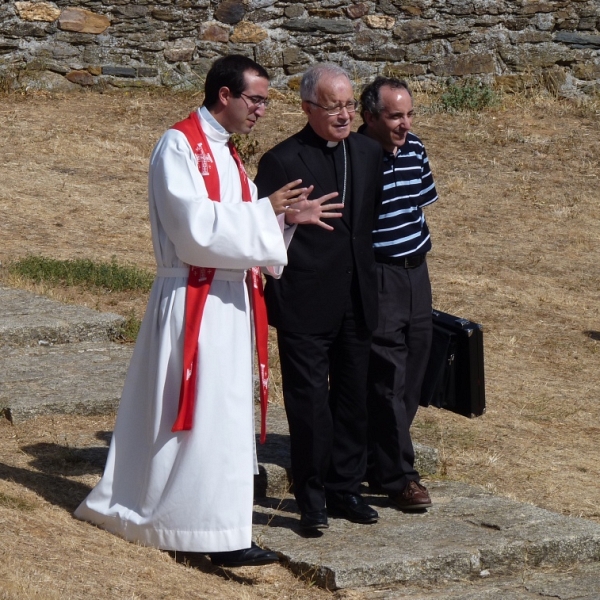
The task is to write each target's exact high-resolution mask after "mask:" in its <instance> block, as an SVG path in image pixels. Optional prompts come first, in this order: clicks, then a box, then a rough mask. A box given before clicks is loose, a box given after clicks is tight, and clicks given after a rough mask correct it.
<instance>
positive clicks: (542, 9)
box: [520, 0, 556, 15]
mask: <svg viewBox="0 0 600 600" xmlns="http://www.w3.org/2000/svg"><path fill="white" fill-rule="evenodd" d="M554 10H556V7H555V6H554V4H552V3H550V2H543V1H540V0H521V9H520V12H521V14H524V15H534V14H536V13H551V12H553V11H554Z"/></svg>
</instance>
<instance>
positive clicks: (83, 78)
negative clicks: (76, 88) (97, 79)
mask: <svg viewBox="0 0 600 600" xmlns="http://www.w3.org/2000/svg"><path fill="white" fill-rule="evenodd" d="M65 77H66V78H67V79H68V80H69V81H70V82H71V83H76V84H77V85H83V86H89V85H94V78H93V77H92V75H91V73H89V72H88V71H83V70H78V71H70V72H69V73H67V74H66V75H65Z"/></svg>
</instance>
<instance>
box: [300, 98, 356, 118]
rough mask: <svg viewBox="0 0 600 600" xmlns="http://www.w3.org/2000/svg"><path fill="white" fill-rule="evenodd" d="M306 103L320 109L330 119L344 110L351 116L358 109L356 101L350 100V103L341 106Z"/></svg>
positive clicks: (309, 101)
mask: <svg viewBox="0 0 600 600" xmlns="http://www.w3.org/2000/svg"><path fill="white" fill-rule="evenodd" d="M307 102H308V103H309V104H312V105H313V106H318V107H319V108H322V109H323V110H324V111H325V112H326V113H327V114H328V115H329V116H330V117H335V116H336V115H339V114H340V113H341V112H342V111H343V110H344V109H346V110H347V111H348V113H350V114H352V113H353V112H356V109H357V108H358V100H350V102H346V104H342V105H341V106H340V105H338V106H321V105H320V104H317V103H316V102H312V101H311V100H307Z"/></svg>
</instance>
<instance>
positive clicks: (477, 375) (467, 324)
mask: <svg viewBox="0 0 600 600" xmlns="http://www.w3.org/2000/svg"><path fill="white" fill-rule="evenodd" d="M432 318H433V340H432V344H431V354H430V356H429V363H428V364H427V370H426V372H425V378H424V379H423V387H422V389H421V401H420V404H421V406H437V407H438V408H445V409H446V410H450V411H452V412H455V413H458V414H459V415H464V416H465V417H479V416H481V415H482V414H483V413H484V412H485V381H484V376H483V328H482V326H481V325H479V324H478V323H473V322H472V321H469V320H467V319H461V318H459V317H455V316H454V315H450V314H448V313H443V312H441V311H439V310H434V311H433V313H432Z"/></svg>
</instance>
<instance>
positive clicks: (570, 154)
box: [0, 93, 600, 600]
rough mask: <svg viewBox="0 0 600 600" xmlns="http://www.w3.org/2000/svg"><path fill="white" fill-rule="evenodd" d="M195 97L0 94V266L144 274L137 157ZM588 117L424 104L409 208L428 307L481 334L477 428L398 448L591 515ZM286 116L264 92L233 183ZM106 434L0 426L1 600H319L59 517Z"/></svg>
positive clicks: (598, 218) (598, 136)
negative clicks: (245, 159) (424, 257)
mask: <svg viewBox="0 0 600 600" xmlns="http://www.w3.org/2000/svg"><path fill="white" fill-rule="evenodd" d="M418 100H419V101H420V102H421V103H427V101H428V98H426V97H425V96H423V95H421V96H419V97H418ZM198 101H199V98H197V97H189V96H188V97H186V96H169V95H163V96H160V95H150V94H144V93H138V94H133V95H127V94H119V95H110V94H105V95H94V94H89V93H81V94H73V95H70V96H64V97H62V96H50V95H34V96H27V97H15V96H8V97H3V98H0V129H1V130H2V138H1V139H0V180H1V181H2V186H0V234H1V237H2V244H1V245H0V260H2V262H6V261H8V260H10V259H13V258H18V257H22V256H25V255H26V254H28V253H31V254H41V255H44V256H48V257H52V258H65V259H66V258H91V259H96V260H110V259H111V257H112V256H115V257H116V259H117V260H118V261H119V262H120V263H125V264H136V265H138V266H141V267H144V268H148V269H152V268H153V265H154V260H153V256H152V246H151V241H150V232H149V223H148V216H147V206H146V172H147V171H146V169H147V159H148V156H149V153H150V150H151V148H152V146H153V144H154V143H155V142H156V140H157V139H158V137H159V136H160V135H161V134H162V133H163V131H164V130H165V129H166V128H167V127H168V126H169V125H171V124H172V123H174V122H175V121H177V120H179V119H180V118H182V117H183V116H185V115H186V114H187V113H188V112H189V111H190V110H191V108H193V107H194V106H195V105H196V104H197V103H198ZM599 116H600V105H599V104H598V103H596V104H593V103H588V104H586V105H584V104H581V105H577V104H574V103H570V102H564V101H558V100H555V99H552V98H544V97H542V96H537V97H532V98H525V97H506V98H504V100H503V103H502V105H501V106H500V107H498V108H495V109H490V110H486V111H484V112H482V113H480V114H477V115H473V114H455V115H449V114H445V113H436V112H426V111H423V112H421V114H420V115H419V116H418V118H417V119H416V120H415V127H414V129H415V132H416V133H417V134H418V135H420V136H421V137H422V138H423V140H424V141H425V144H426V146H427V150H428V153H429V156H430V159H431V162H432V168H433V171H434V176H435V178H436V181H437V184H438V191H439V193H440V200H439V202H438V203H437V204H436V205H433V206H432V207H429V208H428V209H427V219H428V222H429V224H430V229H431V231H432V237H433V245H434V249H433V252H432V253H431V256H430V260H429V266H430V271H431V275H432V280H433V287H434V297H435V306H436V307H437V308H439V309H441V310H446V311H448V312H452V313H454V314H458V315H460V316H463V317H467V318H470V319H472V320H475V321H478V322H481V323H483V324H484V328H485V329H484V331H485V333H484V336H485V352H486V380H487V404H488V410H487V413H486V414H485V415H484V416H483V417H481V418H479V419H475V420H468V419H465V418H463V417H459V416H456V415H453V414H451V413H448V412H446V411H438V410H436V409H425V410H421V411H420V412H419V414H418V416H417V420H416V423H415V438H416V439H417V441H420V442H422V443H426V444H430V445H433V446H436V447H438V448H439V449H440V452H441V455H442V459H443V472H442V476H445V477H449V478H451V479H454V480H462V481H465V482H468V483H471V484H479V485H482V486H485V487H486V488H488V489H491V490H493V491H495V492H497V493H498V494H502V495H507V496H510V497H512V498H516V499H518V500H521V501H526V502H532V503H534V504H536V505H538V506H542V507H545V508H549V509H552V510H555V511H558V512H560V513H563V514H568V515H581V516H584V517H587V518H591V519H594V520H596V521H598V522H600V484H599V483H598V482H599V481H600V460H599V459H600V456H599V454H600V453H599V451H598V440H599V439H600V435H599V434H600V425H599V423H600V397H599V392H598V390H599V389H600V385H599V383H600V381H599V380H600V377H599V369H598V361H599V356H600V353H599V343H600V312H599V305H598V292H599V282H600V267H599V266H598V249H599V244H600V202H598V200H599V193H598V188H599V181H598V179H599V176H600V169H599V164H600V118H598V117H599ZM358 120H359V118H357V121H358ZM302 124H303V118H302V115H301V112H300V109H299V107H298V105H297V103H293V102H290V103H288V102H287V100H286V97H285V96H283V95H278V96H277V99H276V100H275V102H274V103H273V107H272V108H269V111H268V116H267V117H265V119H264V121H263V122H262V124H260V125H259V127H258V130H257V131H256V133H255V134H254V135H255V136H256V138H257V139H258V141H259V148H258V154H257V155H256V156H254V157H253V158H252V159H251V160H250V162H249V170H250V172H251V173H252V172H253V169H255V166H256V162H257V158H258V155H260V153H262V152H263V151H264V150H266V149H268V148H269V147H270V146H272V145H273V144H274V143H276V142H277V141H279V140H281V139H283V138H285V137H287V136H288V135H290V134H291V133H292V132H294V131H296V130H298V129H299V127H300V126H301V125H302ZM0 274H2V270H0ZM1 277H4V278H5V277H6V276H5V275H1ZM4 282H6V279H4ZM10 283H12V284H14V285H25V284H24V283H23V282H18V281H14V280H13V281H11V282H10ZM36 291H39V292H42V293H48V294H50V295H53V296H54V297H56V298H58V299H61V300H64V301H71V302H81V303H85V304H87V305H88V306H90V307H92V308H98V309H101V310H110V311H114V312H120V313H121V314H128V313H129V311H130V310H131V309H132V308H135V310H136V312H137V313H138V315H141V314H142V313H143V310H144V306H145V297H143V296H135V295H128V294H122V295H121V294H119V295H117V294H104V295H94V294H91V293H89V292H86V293H82V292H81V291H80V290H69V289H66V288H47V287H46V288H36ZM273 366H274V367H276V361H275V359H274V363H273ZM274 392H275V394H274V396H275V397H277V396H278V395H279V396H280V389H279V388H278V387H277V381H276V385H275V389H274ZM112 426H113V418H112V417H104V418H101V419H100V418H91V417H90V418H83V417H82V418H72V417H70V418H67V417H62V418H53V419H50V418H43V419H36V420H34V421H31V422H29V423H27V424H25V425H21V426H18V427H12V426H10V425H9V424H8V423H0V457H1V458H0V524H1V527H2V544H1V545H0V581H1V582H2V583H0V598H10V599H13V598H15V599H19V600H22V599H25V598H36V597H38V598H44V599H54V598H61V599H64V598H86V599H87V598H97V599H103V598H257V597H261V598H309V597H310V598H325V597H328V596H329V594H328V593H327V592H324V591H322V590H316V589H313V588H309V587H308V586H306V585H305V584H303V583H299V582H297V581H296V580H295V579H294V578H293V577H292V576H291V575H290V574H289V573H288V572H287V571H286V570H285V569H284V568H283V567H269V568H266V569H254V570H249V571H248V572H241V571H240V572H236V575H235V577H234V576H231V577H232V579H231V580H227V578H226V577H224V576H219V575H217V574H215V573H214V572H213V570H212V569H211V568H210V566H208V565H207V564H205V563H201V564H199V565H196V566H195V568H189V567H186V566H185V565H182V564H179V563H177V562H176V561H174V560H173V559H172V558H171V557H170V556H169V555H168V554H165V553H162V552H159V551H157V550H153V549H148V548H140V547H137V546H135V545H132V544H128V543H126V542H124V541H122V540H120V539H119V538H116V537H115V536H112V535H110V534H108V533H106V532H104V531H101V530H99V529H96V528H94V527H92V526H90V525H87V524H85V523H80V522H78V521H76V520H74V519H73V518H72V517H71V513H72V510H73V509H74V507H75V506H76V505H77V504H78V502H79V501H80V500H81V499H82V498H83V497H84V495H85V494H86V493H87V490H89V488H90V487H91V486H92V485H93V484H94V483H95V481H96V480H97V478H98V477H99V475H100V469H99V468H98V467H93V466H92V467H91V466H90V465H89V464H87V463H85V461H84V463H83V464H82V463H81V462H78V459H77V453H76V452H75V453H73V450H74V449H79V448H82V447H86V446H90V445H94V444H96V445H98V443H99V442H98V438H97V433H98V432H102V431H110V430H111V429H112Z"/></svg>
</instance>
